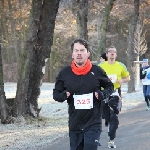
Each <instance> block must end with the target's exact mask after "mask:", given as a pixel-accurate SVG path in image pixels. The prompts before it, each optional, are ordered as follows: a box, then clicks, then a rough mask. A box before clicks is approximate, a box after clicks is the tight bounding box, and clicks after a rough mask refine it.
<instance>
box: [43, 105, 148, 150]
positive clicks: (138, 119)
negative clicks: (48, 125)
mask: <svg viewBox="0 0 150 150" xmlns="http://www.w3.org/2000/svg"><path fill="white" fill-rule="evenodd" d="M119 121H120V125H119V128H118V130H117V137H116V138H115V144H116V146H117V148H116V149H117V150H150V111H146V103H145V102H143V103H142V104H140V105H139V106H137V107H135V108H133V109H131V110H128V111H127V112H126V113H121V114H120V115H119ZM100 141H101V142H100V143H101V146H100V147H99V148H98V150H108V149H109V148H108V147H107V142H108V138H107V128H106V127H104V125H103V131H102V134H101V139H100ZM42 150H69V138H68V135H66V137H64V138H62V139H58V140H57V141H55V143H53V144H51V145H49V146H48V147H45V148H42Z"/></svg>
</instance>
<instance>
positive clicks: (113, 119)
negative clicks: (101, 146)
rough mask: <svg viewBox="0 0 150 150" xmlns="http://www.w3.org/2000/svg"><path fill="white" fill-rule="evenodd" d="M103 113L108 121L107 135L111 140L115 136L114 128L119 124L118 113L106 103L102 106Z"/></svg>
mask: <svg viewBox="0 0 150 150" xmlns="http://www.w3.org/2000/svg"><path fill="white" fill-rule="evenodd" d="M103 113H104V116H105V120H106V121H107V122H108V123H109V133H108V134H109V137H110V140H113V139H114V138H115V137H116V130H117V128H118V125H119V120H118V115H117V114H116V113H114V111H113V110H112V109H110V107H109V106H108V104H107V103H105V105H104V106H103Z"/></svg>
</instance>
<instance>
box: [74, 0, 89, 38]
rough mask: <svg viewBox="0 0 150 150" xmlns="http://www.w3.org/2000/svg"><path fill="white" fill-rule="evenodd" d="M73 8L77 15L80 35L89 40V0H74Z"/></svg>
mask: <svg viewBox="0 0 150 150" xmlns="http://www.w3.org/2000/svg"><path fill="white" fill-rule="evenodd" d="M72 10H73V13H74V14H75V15H76V18H77V19H76V21H77V33H78V37H80V38H83V39H85V40H88V30H87V22H88V18H87V16H88V0H78V1H76V0H73V1H72Z"/></svg>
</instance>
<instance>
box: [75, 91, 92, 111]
mask: <svg viewBox="0 0 150 150" xmlns="http://www.w3.org/2000/svg"><path fill="white" fill-rule="evenodd" d="M73 98H74V106H75V109H91V108H93V93H89V94H82V95H73Z"/></svg>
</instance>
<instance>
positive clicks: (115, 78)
mask: <svg viewBox="0 0 150 150" xmlns="http://www.w3.org/2000/svg"><path fill="white" fill-rule="evenodd" d="M107 76H108V78H109V79H110V80H111V82H112V83H115V82H117V75H116V74H108V75H107Z"/></svg>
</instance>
